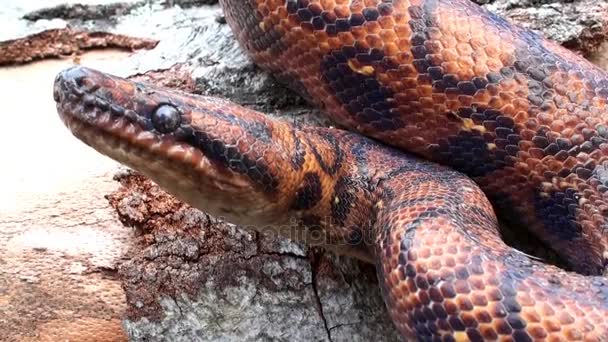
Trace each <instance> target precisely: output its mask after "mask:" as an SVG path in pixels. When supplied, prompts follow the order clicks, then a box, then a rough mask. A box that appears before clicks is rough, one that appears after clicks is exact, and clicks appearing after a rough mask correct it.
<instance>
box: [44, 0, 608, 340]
mask: <svg viewBox="0 0 608 342" xmlns="http://www.w3.org/2000/svg"><path fill="white" fill-rule="evenodd" d="M220 3H221V5H222V6H223V8H224V12H225V15H226V19H227V22H228V24H229V25H230V26H231V28H232V29H233V31H234V33H235V36H236V38H237V39H238V40H239V42H240V43H241V45H242V46H243V48H244V49H245V50H246V51H247V52H248V53H249V54H250V56H251V57H252V59H253V60H254V61H255V63H256V64H257V65H259V66H260V67H262V68H263V69H265V70H267V71H269V72H271V73H272V74H273V75H275V76H276V77H277V78H278V79H279V80H282V81H283V82H285V83H286V84H287V85H288V86H289V87H291V88H292V89H294V90H295V91H297V92H299V93H300V94H301V95H303V96H304V97H305V98H307V99H308V100H310V101H311V102H312V103H314V104H316V105H318V106H320V107H321V108H322V109H323V110H324V111H325V112H326V113H327V114H328V115H329V116H330V117H331V118H332V119H333V120H334V121H335V122H337V123H338V124H339V125H341V126H342V127H345V128H348V129H350V130H353V131H356V132H359V133H361V134H363V135H366V136H369V137H371V138H375V140H371V139H369V138H366V137H363V136H362V135H360V134H357V133H351V132H347V131H343V130H340V129H333V128H319V127H299V126H295V125H294V124H292V123H287V122H283V121H278V120H275V119H271V118H269V117H267V116H265V115H263V114H261V113H258V112H255V111H253V110H250V109H247V108H244V107H241V106H239V105H236V104H234V103H231V102H228V101H225V100H221V99H218V98H212V97H202V96H195V95H190V94H185V93H181V92H178V91H172V90H168V89H162V88H159V87H155V86H152V85H147V84H144V83H137V82H132V81H129V80H125V79H122V78H119V77H115V76H111V75H108V74H104V73H101V72H98V71H95V70H91V69H87V68H84V67H72V68H70V69H67V70H65V71H63V72H61V73H60V74H59V75H58V76H57V78H56V80H55V86H54V92H53V95H54V98H55V101H56V102H57V110H58V112H59V114H60V117H61V119H62V120H63V121H64V123H65V124H66V125H67V127H69V129H70V130H71V131H72V133H73V134H74V135H75V136H76V137H78V138H79V139H81V140H82V141H84V142H85V143H86V144H88V145H90V146H92V147H93V148H95V149H96V150H98V151H99V152H101V153H103V154H105V155H108V156H110V157H111V158H114V159H116V160H118V161H120V162H122V163H124V164H126V165H128V166H130V167H132V168H134V169H136V170H139V171H141V172H142V173H144V174H145V175H147V176H149V177H150V178H152V179H153V180H154V181H156V182H157V183H158V184H160V185H161V186H162V187H164V188H165V189H167V190H168V191H170V192H171V193H173V194H174V195H176V196H177V197H179V198H180V199H182V200H184V201H185V202H187V203H189V204H191V205H193V206H194V207H196V208H199V209H202V210H205V211H207V212H210V213H212V214H214V215H216V216H222V217H225V218H226V219H227V220H228V221H230V222H233V223H240V224H247V225H249V226H257V227H272V229H274V230H275V231H276V233H278V234H281V235H284V236H288V237H290V238H293V239H296V240H300V241H304V242H306V243H309V244H311V245H321V246H324V247H326V248H328V249H330V250H333V251H335V252H337V253H340V254H345V255H351V256H354V257H357V258H360V259H363V260H366V261H369V262H372V263H375V265H376V269H377V274H378V279H379V282H380V287H381V290H382V295H383V298H384V300H385V302H386V305H387V307H388V310H389V313H390V315H391V317H392V319H393V321H394V323H395V325H396V326H397V328H398V329H399V331H400V333H401V334H402V336H403V338H404V339H405V340H419V341H468V340H470V341H483V340H499V341H566V340H578V341H607V340H608V281H607V280H606V278H604V277H602V276H601V274H602V272H603V271H604V268H605V266H606V260H607V259H608V251H607V246H608V241H607V239H608V234H607V233H606V225H607V224H608V222H607V217H608V193H607V191H606V190H608V140H607V139H608V106H607V104H606V102H607V101H608V77H607V74H606V73H605V72H604V71H602V70H600V69H599V68H597V67H595V66H593V65H592V64H590V63H589V62H587V61H585V60H584V59H582V58H580V57H578V56H576V55H574V54H573V53H570V52H568V51H567V50H565V49H563V48H561V47H559V46H557V45H555V44H554V43H551V42H549V41H547V40H545V39H543V38H542V37H540V36H539V35H537V34H536V33H533V32H530V31H526V30H524V29H521V28H519V27H517V26H514V25H512V24H510V23H509V22H507V21H506V20H504V19H502V18H499V17H497V16H495V15H493V14H491V13H489V12H487V11H486V10H484V9H482V8H480V7H478V6H477V5H475V4H473V3H471V2H469V1H467V0H221V1H220ZM378 141H379V142H378ZM380 142H383V143H385V144H387V145H391V146H392V147H388V146H386V145H382V144H381V143H380ZM404 151H407V152H404ZM407 153H412V154H407ZM426 160H428V161H426ZM435 163H437V164H435ZM439 164H443V165H444V166H440V165H439ZM465 174H466V176H465ZM467 176H468V177H470V178H468V177H467ZM482 190H483V192H482ZM484 193H485V194H484ZM486 195H487V196H488V197H489V199H490V200H488V199H487V198H486ZM490 203H492V204H490ZM493 207H494V208H496V209H497V212H498V213H499V214H500V215H501V216H503V217H508V218H511V219H512V220H514V221H516V222H517V223H518V224H520V225H522V226H524V227H526V228H527V229H529V231H530V232H532V233H533V234H535V235H536V236H538V237H539V239H540V240H542V241H543V242H544V243H546V244H547V246H551V248H553V249H554V250H555V251H556V252H557V253H558V254H559V255H560V256H561V257H562V258H563V259H564V260H566V262H568V263H569V265H570V267H571V269H572V270H575V271H577V273H573V272H566V271H564V270H561V269H559V268H557V267H555V266H551V265H548V264H544V263H541V262H539V261H537V260H535V259H531V258H529V257H528V256H526V255H524V254H523V253H521V252H518V251H517V250H515V249H513V248H511V247H509V246H507V245H506V244H505V243H504V242H503V241H502V240H501V238H500V233H499V230H498V224H497V219H496V216H495V214H494V209H493ZM294 220H295V222H297V223H298V225H297V226H296V227H295V228H290V227H291V226H290V225H286V224H285V223H287V222H292V221H294Z"/></svg>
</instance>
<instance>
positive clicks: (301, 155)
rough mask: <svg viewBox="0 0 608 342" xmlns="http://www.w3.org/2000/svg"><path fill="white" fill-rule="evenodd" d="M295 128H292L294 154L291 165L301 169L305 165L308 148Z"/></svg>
mask: <svg viewBox="0 0 608 342" xmlns="http://www.w3.org/2000/svg"><path fill="white" fill-rule="evenodd" d="M296 132H297V131H296V130H295V129H292V130H291V132H290V133H291V138H292V139H293V145H294V149H293V156H292V157H291V165H292V166H293V167H294V169H296V170H301V169H302V167H303V166H304V162H305V161H306V148H305V147H304V144H302V140H301V139H300V137H299V136H298V134H297V133H296Z"/></svg>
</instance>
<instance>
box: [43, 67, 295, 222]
mask: <svg viewBox="0 0 608 342" xmlns="http://www.w3.org/2000/svg"><path fill="white" fill-rule="evenodd" d="M53 96H54V99H55V101H56V105H57V111H58V113H59V116H60V118H61V119H62V121H63V122H64V124H65V125H66V126H67V127H68V128H69V129H70V131H71V132H72V134H73V135H74V136H76V137H77V138H78V139H80V140H82V141H83V142H84V143H86V144H88V145H89V146H91V147H93V148H94V149H96V150H97V151H99V152H100V153H102V154H104V155H106V156H109V157H110V158H112V159H115V160H117V161H118V162H120V163H123V164H125V165H127V166H129V167H131V168H133V169H135V170H137V171H140V172H141V173H143V174H145V175H146V176H148V177H150V178H151V179H152V180H154V181H155V182H156V183H158V184H159V185H161V186H162V187H163V188H165V189H166V190H168V191H169V192H171V193H172V194H174V195H175V196H177V197H178V198H180V199H182V200H184V201H185V202H187V203H189V204H191V205H193V206H194V207H197V208H199V209H202V210H205V211H207V212H209V213H211V214H213V215H215V216H217V217H224V218H226V219H227V220H229V221H230V222H233V223H247V224H252V223H253V224H256V223H263V224H265V223H269V222H273V223H276V222H281V221H284V220H286V218H285V217H282V215H285V214H284V213H285V212H287V210H284V208H282V206H285V205H286V204H285V203H282V201H280V200H279V199H280V198H281V194H282V193H285V192H290V191H291V192H293V189H287V188H285V187H286V186H287V187H289V185H284V184H283V183H282V182H280V178H279V175H278V173H279V170H281V166H282V165H286V163H288V161H287V160H286V158H287V154H286V153H285V151H284V150H283V149H282V146H281V145H282V144H281V143H280V142H281V141H282V139H283V138H280V137H279V138H277V137H274V138H273V135H274V134H279V131H281V128H282V127H278V126H281V125H279V124H278V123H277V122H275V121H272V120H268V119H266V118H265V116H264V115H263V114H260V113H257V112H254V111H251V110H248V109H246V108H243V107H240V106H238V105H235V104H232V103H230V102H227V101H223V100H220V99H217V98H207V97H202V96H194V95H189V94H185V93H181V92H178V91H171V90H167V89H161V88H159V87H155V86H152V85H147V84H144V83H138V82H133V81H130V80H126V79H123V78H119V77H115V76H111V75H108V74H105V73H101V72H98V71H95V70H92V69H88V68H84V67H79V66H76V67H71V68H69V69H66V70H64V71H62V72H61V73H59V74H58V75H57V77H56V78H55V84H54V88H53ZM283 128H284V127H283ZM282 135H285V134H282ZM277 141H278V142H279V143H277ZM283 141H284V139H283Z"/></svg>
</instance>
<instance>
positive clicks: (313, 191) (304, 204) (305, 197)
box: [291, 172, 322, 210]
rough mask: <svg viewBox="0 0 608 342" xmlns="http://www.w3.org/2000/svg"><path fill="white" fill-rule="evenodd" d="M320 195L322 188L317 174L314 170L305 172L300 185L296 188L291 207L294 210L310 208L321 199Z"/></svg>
mask: <svg viewBox="0 0 608 342" xmlns="http://www.w3.org/2000/svg"><path fill="white" fill-rule="evenodd" d="M321 195H322V189H321V180H320V179H319V175H318V174H317V173H314V172H307V173H306V174H305V175H304V180H303V181H302V185H301V186H300V187H299V188H298V190H296V194H295V198H294V201H293V204H292V205H291V208H292V209H294V210H305V209H310V208H312V207H314V206H315V205H316V204H317V203H318V202H319V201H320V200H321Z"/></svg>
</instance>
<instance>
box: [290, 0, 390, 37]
mask: <svg viewBox="0 0 608 342" xmlns="http://www.w3.org/2000/svg"><path fill="white" fill-rule="evenodd" d="M286 6H287V12H288V13H289V14H292V15H295V19H296V20H298V22H299V24H300V26H301V27H302V28H304V29H307V30H309V31H313V30H319V31H325V32H327V34H328V35H329V36H330V37H334V36H336V35H337V34H338V33H340V32H350V30H351V28H352V27H357V26H361V25H363V24H364V23H365V22H368V21H376V20H378V18H379V17H380V16H381V15H390V14H391V13H392V11H393V5H392V0H388V1H384V2H382V3H380V4H378V6H376V8H373V7H366V8H364V9H363V11H362V13H350V15H349V16H347V17H341V16H338V15H337V13H336V12H335V11H333V10H332V11H324V10H323V8H322V7H321V4H318V3H312V2H311V1H309V0H287V2H286Z"/></svg>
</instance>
